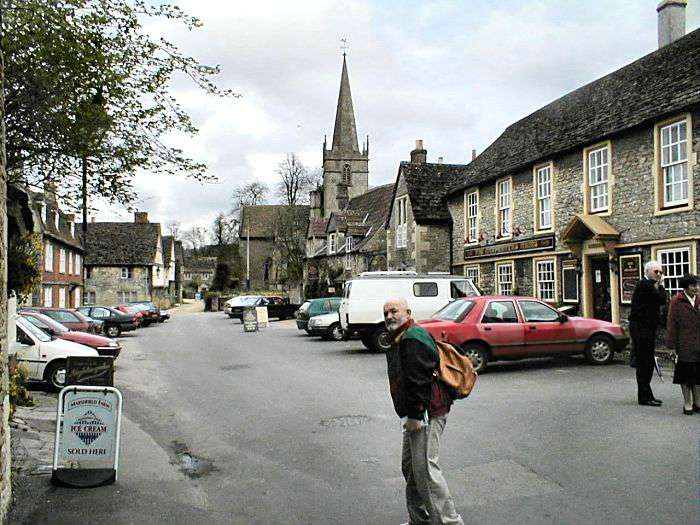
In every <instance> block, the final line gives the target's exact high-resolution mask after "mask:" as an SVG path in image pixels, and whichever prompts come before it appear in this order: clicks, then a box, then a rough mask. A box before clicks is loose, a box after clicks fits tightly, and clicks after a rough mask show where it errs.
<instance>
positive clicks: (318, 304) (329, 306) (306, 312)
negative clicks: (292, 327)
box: [297, 297, 343, 334]
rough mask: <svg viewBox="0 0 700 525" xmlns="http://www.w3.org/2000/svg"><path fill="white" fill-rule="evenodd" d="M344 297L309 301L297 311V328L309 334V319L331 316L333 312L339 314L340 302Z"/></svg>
mask: <svg viewBox="0 0 700 525" xmlns="http://www.w3.org/2000/svg"><path fill="white" fill-rule="evenodd" d="M342 300H343V298H342V297H323V298H320V299H307V300H306V302H305V303H304V304H302V305H301V306H300V307H299V310H298V311H297V328H298V329H299V330H306V333H307V334H310V333H311V332H310V331H309V319H311V318H312V317H315V316H317V315H323V314H329V313H331V312H337V311H338V308H340V301H342Z"/></svg>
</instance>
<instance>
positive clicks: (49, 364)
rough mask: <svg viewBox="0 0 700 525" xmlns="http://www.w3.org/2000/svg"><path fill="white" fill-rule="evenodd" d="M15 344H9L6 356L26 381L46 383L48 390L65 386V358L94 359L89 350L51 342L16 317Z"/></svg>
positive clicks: (41, 333)
mask: <svg viewBox="0 0 700 525" xmlns="http://www.w3.org/2000/svg"><path fill="white" fill-rule="evenodd" d="M16 323H17V340H16V341H15V342H13V343H11V344H10V348H9V354H10V355H13V354H14V355H16V356H17V362H18V363H21V364H22V365H24V366H25V367H26V368H27V369H28V370H29V379H32V380H34V381H46V382H47V383H48V384H49V386H51V388H53V389H55V390H60V389H61V388H63V386H64V385H65V383H66V358H68V357H73V356H78V357H97V356H98V355H99V354H98V353H97V350H95V349H94V348H90V347H89V346H85V345H81V344H78V343H74V342H72V341H66V340H65V339H53V338H52V337H51V336H49V335H47V334H46V333H45V332H44V331H43V330H41V329H39V328H37V327H36V326H34V325H33V324H32V323H30V322H29V321H27V320H26V319H23V318H21V317H17V319H16Z"/></svg>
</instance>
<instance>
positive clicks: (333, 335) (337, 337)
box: [326, 323, 343, 341]
mask: <svg viewBox="0 0 700 525" xmlns="http://www.w3.org/2000/svg"><path fill="white" fill-rule="evenodd" d="M326 336H327V337H328V339H330V340H331V341H342V340H343V328H342V327H341V326H340V323H333V324H332V325H330V326H329V327H328V332H327V334H326Z"/></svg>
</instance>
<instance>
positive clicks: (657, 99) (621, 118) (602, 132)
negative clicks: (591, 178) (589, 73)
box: [449, 29, 700, 193]
mask: <svg viewBox="0 0 700 525" xmlns="http://www.w3.org/2000/svg"><path fill="white" fill-rule="evenodd" d="M699 103H700V29H696V30H695V31H693V32H691V33H689V34H687V35H686V36H684V37H683V38H680V39H678V40H676V41H675V42H673V43H671V44H669V45H667V46H664V47H662V48H661V49H657V50H656V51H654V52H652V53H650V54H648V55H646V56H644V57H642V58H640V59H639V60H636V61H635V62H632V63H631V64H628V65H627V66H625V67H623V68H621V69H618V70H617V71H615V72H613V73H610V74H609V75H606V76H604V77H602V78H600V79H598V80H595V81H593V82H591V83H590V84H587V85H585V86H583V87H580V88H578V89H576V90H575V91H572V92H571V93H568V94H567V95H564V96H563V97H561V98H559V99H558V100H555V101H554V102H552V103H551V104H548V105H546V106H544V107H543V108H540V109H539V110H537V111H535V112H534V113H532V114H531V115H528V116H527V117H525V118H523V119H521V120H519V121H518V122H515V123H513V124H511V125H510V126H508V128H506V130H505V131H504V132H503V134H502V135H501V136H500V137H499V138H498V139H496V140H495V141H494V142H493V143H492V144H491V145H490V146H489V147H488V148H486V149H485V150H484V151H483V152H482V153H481V155H479V156H478V157H477V158H476V159H474V161H472V163H471V164H469V168H468V170H467V173H465V179H466V180H463V181H461V182H459V183H458V184H456V185H455V186H454V187H452V188H451V189H450V192H449V193H454V192H456V191H459V190H462V189H464V188H467V187H469V186H472V185H474V184H479V183H482V182H486V181H487V180H493V179H496V178H498V177H501V176H503V175H506V174H508V173H513V172H515V171H518V170H520V169H523V168H525V167H527V166H530V165H532V164H534V163H536V162H539V161H542V160H547V159H549V158H551V157H553V156H555V155H560V154H564V153H567V152H569V151H572V150H575V149H579V148H581V147H582V146H584V145H588V144H592V143H595V142H598V141H600V140H602V139H604V138H606V137H610V136H612V135H614V134H616V133H620V132H622V131H625V130H627V129H630V128H633V127H637V126H641V125H648V124H650V123H652V122H655V121H658V120H660V119H661V118H663V117H664V116H667V115H671V114H673V113H678V112H680V111H683V110H686V109H688V108H689V107H692V106H694V105H697V104H699Z"/></svg>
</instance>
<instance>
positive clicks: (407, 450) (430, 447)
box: [384, 298, 464, 525]
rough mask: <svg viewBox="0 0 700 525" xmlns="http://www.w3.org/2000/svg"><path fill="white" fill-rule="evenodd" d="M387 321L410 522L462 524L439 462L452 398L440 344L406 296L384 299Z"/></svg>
mask: <svg viewBox="0 0 700 525" xmlns="http://www.w3.org/2000/svg"><path fill="white" fill-rule="evenodd" d="M384 323H385V325H386V328H387V330H389V337H391V339H392V344H391V349H390V350H389V351H388V352H387V354H386V356H387V370H388V374H389V388H390V391H391V398H392V401H393V403H394V409H395V410H396V414H397V415H398V416H399V417H400V418H401V423H402V431H403V447H402V458H401V470H402V471H403V476H404V479H405V480H406V507H407V508H408V515H409V521H408V523H409V524H410V525H419V524H421V525H422V524H443V523H450V524H459V525H463V523H464V522H463V521H462V517H461V516H460V515H459V514H457V511H456V510H455V505H454V501H453V499H452V496H451V494H450V490H449V488H448V487H447V482H446V481H445V478H444V477H443V475H442V472H441V470H440V466H439V464H438V459H439V452H440V436H441V435H442V431H443V430H444V428H445V424H446V422H447V414H448V412H449V411H450V407H451V405H452V397H451V396H450V392H449V389H448V387H447V386H446V385H444V384H443V383H442V382H441V381H438V380H437V375H436V374H437V370H438V369H439V364H440V358H439V354H438V350H437V346H436V344H435V341H434V340H433V338H432V337H431V336H430V334H429V333H428V332H427V331H426V330H425V329H423V328H421V327H420V326H418V325H416V324H415V323H414V321H413V319H411V310H410V308H409V306H408V302H407V301H406V299H404V298H395V299H389V300H388V301H387V302H386V303H385V304H384Z"/></svg>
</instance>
